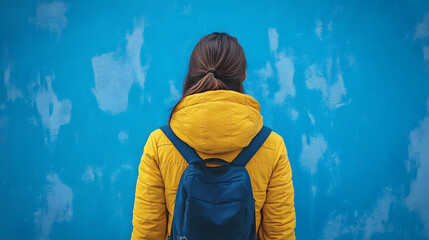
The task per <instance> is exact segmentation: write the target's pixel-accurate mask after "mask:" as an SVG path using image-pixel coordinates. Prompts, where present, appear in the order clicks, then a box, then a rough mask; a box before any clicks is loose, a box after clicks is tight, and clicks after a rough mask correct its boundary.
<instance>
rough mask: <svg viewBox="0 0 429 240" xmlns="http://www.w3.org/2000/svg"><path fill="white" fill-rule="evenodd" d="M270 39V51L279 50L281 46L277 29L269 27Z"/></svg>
mask: <svg viewBox="0 0 429 240" xmlns="http://www.w3.org/2000/svg"><path fill="white" fill-rule="evenodd" d="M268 39H269V40H270V51H271V52H277V48H278V46H279V34H278V33H277V29H275V28H270V29H268Z"/></svg>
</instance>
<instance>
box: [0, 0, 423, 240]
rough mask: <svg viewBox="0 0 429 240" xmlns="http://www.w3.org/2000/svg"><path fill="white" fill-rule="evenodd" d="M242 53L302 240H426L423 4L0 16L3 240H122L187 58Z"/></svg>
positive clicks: (284, 4) (12, 5)
mask: <svg viewBox="0 0 429 240" xmlns="http://www.w3.org/2000/svg"><path fill="white" fill-rule="evenodd" d="M214 31H224V32H228V33H230V34H231V35H233V36H236V37H237V38H238V40H239V41H240V43H241V44H242V46H243V48H244V50H245V53H246V57H247V61H248V69H247V79H246V81H245V89H246V92H247V93H248V94H250V95H252V96H254V97H255V98H256V99H257V100H258V101H259V102H260V104H261V108H262V114H263V116H264V120H265V124H266V125H267V126H270V127H272V128H273V129H274V130H275V131H276V132H278V133H279V134H280V135H282V136H283V138H284V139H285V142H286V147H287V149H288V154H289V158H290V161H291V165H292V170H293V181H294V186H295V204H296V213H297V228H296V235H297V239H428V238H429V187H428V183H429V3H428V2H427V1H412V2H411V1H343V2H321V1H251V2H249V1H220V2H216V3H214V2H206V1H196V0H193V1H190V0H188V1H117V2H112V1H95V2H94V1H92V2H87V1H1V3H0V73H1V74H0V213H1V214H0V239H128V238H129V237H130V234H131V230H132V225H131V218H132V209H133V201H134V191H135V183H136V180H137V169H138V164H139V160H140V157H141V154H142V151H143V146H144V144H145V141H146V139H147V137H148V136H149V133H150V132H151V131H153V130H154V129H156V128H158V127H159V126H161V125H163V124H166V122H167V119H168V115H169V110H170V109H171V107H173V106H174V104H175V103H176V102H177V101H178V100H179V98H180V93H181V86H182V81H183V79H184V76H185V74H186V69H187V63H188V60H189V56H190V54H191V51H192V49H193V47H194V46H195V44H196V43H197V41H198V40H199V39H200V38H201V37H202V36H204V35H206V34H209V33H211V32H214Z"/></svg>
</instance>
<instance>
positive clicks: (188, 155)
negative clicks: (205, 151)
mask: <svg viewBox="0 0 429 240" xmlns="http://www.w3.org/2000/svg"><path fill="white" fill-rule="evenodd" d="M161 130H162V131H163V132H164V134H165V135H166V136H167V137H168V139H170V141H171V142H172V143H173V145H174V146H175V147H176V149H177V150H178V151H179V152H180V154H181V155H182V156H183V157H184V158H185V160H186V161H187V162H188V163H189V164H192V163H195V162H199V161H203V159H201V157H200V156H199V155H198V154H197V152H195V150H194V149H193V148H192V147H190V146H189V145H188V144H187V143H185V142H184V141H182V140H181V139H180V138H179V137H177V136H176V134H175V133H174V132H173V130H172V129H171V127H170V125H165V126H162V127H161Z"/></svg>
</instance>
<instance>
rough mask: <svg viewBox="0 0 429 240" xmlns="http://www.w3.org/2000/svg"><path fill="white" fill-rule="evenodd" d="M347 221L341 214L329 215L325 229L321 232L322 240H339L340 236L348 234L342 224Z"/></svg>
mask: <svg viewBox="0 0 429 240" xmlns="http://www.w3.org/2000/svg"><path fill="white" fill-rule="evenodd" d="M346 220H347V218H346V217H345V216H343V215H342V214H331V215H330V217H329V220H328V222H327V223H326V224H325V228H324V229H323V232H322V238H321V239H324V240H335V239H339V238H340V236H341V235H342V234H345V233H348V229H345V228H344V222H345V221H346Z"/></svg>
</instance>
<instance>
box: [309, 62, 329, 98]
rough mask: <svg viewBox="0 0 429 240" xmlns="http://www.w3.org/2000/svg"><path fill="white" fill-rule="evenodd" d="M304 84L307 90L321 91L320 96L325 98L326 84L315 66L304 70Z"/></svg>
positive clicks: (326, 92)
mask: <svg viewBox="0 0 429 240" xmlns="http://www.w3.org/2000/svg"><path fill="white" fill-rule="evenodd" d="M305 78H306V80H305V84H306V86H307V88H309V89H319V90H320V91H322V96H323V97H324V98H326V96H327V95H328V84H327V82H326V79H325V77H324V76H323V73H322V70H321V69H320V68H319V67H318V66H317V65H316V64H313V65H310V66H309V67H307V69H306V70H305Z"/></svg>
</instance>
